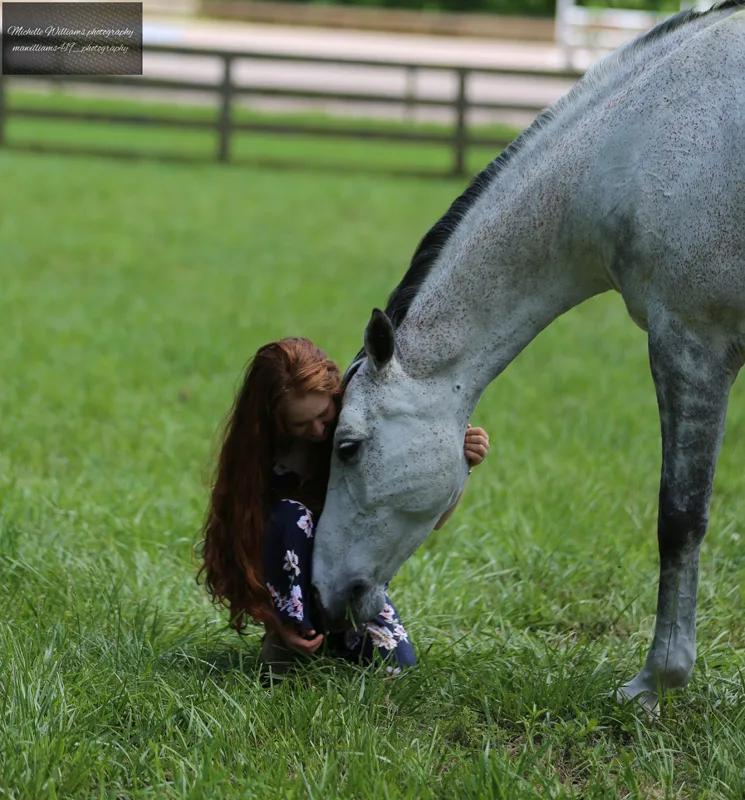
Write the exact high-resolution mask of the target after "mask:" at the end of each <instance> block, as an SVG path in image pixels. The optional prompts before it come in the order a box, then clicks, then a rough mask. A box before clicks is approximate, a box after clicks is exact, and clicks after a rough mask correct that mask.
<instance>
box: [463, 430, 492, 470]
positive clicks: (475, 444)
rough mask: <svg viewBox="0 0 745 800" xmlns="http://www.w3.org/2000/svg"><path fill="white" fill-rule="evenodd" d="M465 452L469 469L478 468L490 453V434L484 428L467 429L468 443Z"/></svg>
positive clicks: (464, 448) (465, 445) (466, 442)
mask: <svg viewBox="0 0 745 800" xmlns="http://www.w3.org/2000/svg"><path fill="white" fill-rule="evenodd" d="M463 450H464V453H465V456H466V461H468V466H469V467H478V465H479V464H480V463H481V462H482V461H483V460H484V459H485V458H486V455H487V453H488V452H489V434H488V433H487V432H486V431H485V430H484V429H483V428H472V427H471V426H470V425H469V426H468V428H467V429H466V441H465V444H464V446H463Z"/></svg>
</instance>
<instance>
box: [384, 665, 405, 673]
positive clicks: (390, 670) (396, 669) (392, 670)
mask: <svg viewBox="0 0 745 800" xmlns="http://www.w3.org/2000/svg"><path fill="white" fill-rule="evenodd" d="M385 671H386V672H387V673H388V674H389V675H400V674H401V667H391V666H390V665H389V666H387V667H386V668H385Z"/></svg>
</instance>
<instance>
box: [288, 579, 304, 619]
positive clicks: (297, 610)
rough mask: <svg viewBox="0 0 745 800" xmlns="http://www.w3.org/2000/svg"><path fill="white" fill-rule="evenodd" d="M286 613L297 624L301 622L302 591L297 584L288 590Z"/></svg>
mask: <svg viewBox="0 0 745 800" xmlns="http://www.w3.org/2000/svg"><path fill="white" fill-rule="evenodd" d="M287 613H288V614H289V615H290V616H291V617H293V618H294V619H296V620H298V621H299V622H302V621H303V591H302V589H301V588H300V587H299V586H298V585H297V584H295V585H294V586H293V587H292V589H291V590H290V596H289V598H288V600H287Z"/></svg>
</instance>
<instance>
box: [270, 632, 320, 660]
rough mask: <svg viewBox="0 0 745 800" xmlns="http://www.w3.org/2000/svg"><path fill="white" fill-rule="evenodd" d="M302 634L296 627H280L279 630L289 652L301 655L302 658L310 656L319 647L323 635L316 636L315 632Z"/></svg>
mask: <svg viewBox="0 0 745 800" xmlns="http://www.w3.org/2000/svg"><path fill="white" fill-rule="evenodd" d="M304 634H305V635H303V634H302V633H301V632H300V630H299V628H298V627H297V625H282V626H281V627H280V629H279V635H280V636H281V637H282V641H283V642H284V643H285V644H286V645H287V647H289V648H290V650H294V651H295V652H297V653H302V654H303V655H304V656H312V655H313V653H315V652H316V650H318V648H319V647H320V646H321V644H322V642H323V634H322V633H319V634H316V632H315V631H305V632H304ZM306 637H308V638H306Z"/></svg>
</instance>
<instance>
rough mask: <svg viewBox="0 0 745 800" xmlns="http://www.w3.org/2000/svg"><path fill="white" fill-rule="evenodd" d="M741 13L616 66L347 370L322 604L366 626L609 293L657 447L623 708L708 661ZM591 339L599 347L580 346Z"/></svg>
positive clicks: (740, 128)
mask: <svg viewBox="0 0 745 800" xmlns="http://www.w3.org/2000/svg"><path fill="white" fill-rule="evenodd" d="M744 117H745V0H737V1H736V2H735V1H734V0H728V2H725V3H722V4H720V5H719V6H717V7H715V8H714V9H712V10H710V11H708V12H705V13H697V12H683V13H681V14H679V15H677V16H675V17H673V18H672V19H670V20H668V21H667V22H665V23H663V24H661V25H659V26H657V27H656V28H654V29H653V30H652V31H650V32H649V33H647V34H645V35H643V36H640V37H638V38H637V39H636V40H634V41H633V42H630V43H629V44H627V45H625V46H623V47H621V48H620V49H619V50H617V51H616V52H615V53H613V54H612V55H611V56H609V57H608V58H606V59H604V60H603V61H601V62H599V63H598V64H597V65H595V66H594V67H593V68H591V69H590V70H588V72H587V73H586V74H585V75H584V77H583V78H582V79H581V80H580V81H579V82H578V83H577V85H576V86H575V87H574V88H573V89H572V90H571V91H570V92H569V93H568V94H567V95H566V96H565V97H563V98H562V99H561V100H559V101H558V102H557V103H556V104H554V105H553V106H552V107H551V108H549V109H547V110H546V111H544V112H543V113H542V114H541V115H540V116H539V117H538V118H537V120H536V121H535V122H534V123H533V125H532V126H531V127H530V128H529V129H527V130H526V131H524V132H523V133H522V134H521V135H520V136H519V137H518V139H517V140H516V141H515V142H514V143H513V144H512V145H511V146H510V147H509V148H507V150H506V151H505V152H504V153H503V154H502V155H501V156H500V157H499V158H497V159H496V160H495V161H494V162H492V163H491V164H490V165H489V166H488V167H486V169H485V170H484V171H483V172H482V173H481V174H480V175H478V176H477V177H476V178H475V179H474V181H473V182H472V184H471V185H470V186H469V187H468V189H467V190H466V191H465V192H464V194H463V195H461V196H460V197H459V198H458V199H456V200H455V202H454V203H453V205H452V206H451V208H450V209H449V211H448V212H447V213H446V214H445V215H444V216H443V217H442V219H440V220H439V222H437V223H436V224H435V226H434V227H433V228H432V229H431V230H430V231H429V233H428V234H427V235H426V236H425V237H424V239H423V240H422V242H421V244H420V245H419V248H418V249H417V251H416V253H415V254H414V257H413V260H412V263H411V267H410V269H409V271H408V272H407V273H406V275H405V277H404V278H403V280H402V282H401V283H400V284H399V286H398V287H397V289H396V290H395V291H394V292H393V294H392V295H391V298H390V300H389V303H388V307H387V309H386V313H385V314H384V313H383V312H380V311H377V310H376V311H375V312H373V315H372V318H371V320H370V322H369V324H368V326H367V330H366V332H365V348H364V350H363V351H362V352H361V354H360V357H359V359H358V360H356V362H355V363H354V364H353V365H352V367H350V370H349V371H348V374H347V380H349V383H348V388H347V391H346V395H345V399H344V405H343V409H342V412H341V415H340V418H339V423H338V427H337V430H336V434H335V442H334V455H333V461H332V466H331V477H330V481H329V488H328V494H327V499H326V506H325V510H324V512H323V515H322V517H321V519H320V523H319V526H318V529H317V533H316V543H315V551H314V561H313V575H314V587H315V591H316V593H317V597H318V599H319V601H320V602H321V604H322V605H323V607H324V609H325V611H326V613H327V615H328V618H329V619H330V620H334V619H340V618H342V617H343V616H344V613H345V608H346V606H347V603H348V601H351V603H352V608H353V610H354V612H355V614H356V615H357V617H358V618H359V619H362V620H365V619H370V618H372V617H373V616H374V615H375V614H376V613H377V612H378V611H379V610H380V608H381V606H382V604H383V585H384V584H385V583H386V582H387V581H389V580H390V579H391V578H392V577H393V575H394V574H395V572H396V571H397V570H398V569H399V567H400V566H401V564H403V562H404V561H405V560H406V559H407V558H408V557H409V556H410V555H411V554H412V553H413V552H414V551H415V550H416V548H417V547H418V546H419V545H420V544H421V543H422V542H423V541H424V540H425V538H426V537H427V535H428V534H429V532H430V531H431V530H432V528H433V525H434V524H435V522H436V520H437V519H438V517H439V516H440V515H441V514H442V513H443V512H444V511H445V510H446V509H447V508H448V507H449V506H450V505H451V504H452V503H453V502H454V501H455V500H456V498H457V497H458V495H459V493H460V492H461V490H462V489H463V486H464V484H465V480H466V471H467V467H466V462H465V460H464V456H463V431H464V430H465V427H466V423H467V422H468V420H469V419H470V418H471V415H472V413H473V411H474V409H475V407H476V404H477V402H478V400H479V398H480V397H481V395H482V393H483V392H484V390H485V389H486V387H487V385H488V384H489V383H490V381H492V380H494V378H496V377H497V375H499V374H500V373H501V372H502V370H504V368H505V367H506V366H507V365H508V364H509V363H510V362H511V361H512V360H513V359H514V358H515V357H516V356H517V355H518V353H520V351H521V350H522V349H523V348H524V347H525V346H526V345H527V344H528V343H529V342H530V341H531V340H532V339H533V338H534V337H535V336H536V335H537V334H538V333H539V332H540V331H541V330H542V329H543V328H545V327H546V326H547V325H548V324H549V323H551V322H552V321H553V320H555V319H556V318H557V317H558V316H560V315H561V314H563V313H564V312H565V311H568V310H569V309H570V308H572V307H574V306H576V305H577V304H578V303H581V302H583V301H584V300H586V299H587V298H589V297H592V296H593V295H597V294H599V293H600V292H605V291H608V290H610V289H614V290H616V291H617V292H620V294H621V296H622V297H623V299H624V301H625V303H626V307H627V309H628V312H629V315H630V316H631V318H632V319H633V320H634V322H636V323H637V325H639V326H640V327H641V328H643V329H644V330H646V331H648V340H649V359H650V364H651V368H652V375H653V378H654V383H655V387H656V390H657V398H658V403H659V411H660V420H661V429H662V454H663V458H662V477H661V485H660V496H659V517H658V520H659V521H658V539H659V551H660V562H661V565H660V584H659V597H658V605H657V621H656V628H655V633H654V639H653V641H652V646H651V648H650V650H649V654H648V656H647V660H646V663H645V665H644V667H643V668H642V670H641V671H640V672H639V674H638V675H637V676H636V677H635V678H634V679H633V680H631V681H630V682H629V683H627V684H625V685H624V686H623V687H622V690H621V692H622V696H625V697H638V699H639V700H640V702H642V703H643V704H644V705H646V706H647V707H648V708H654V707H655V706H656V704H657V692H658V690H659V689H660V688H662V689H665V688H672V687H681V686H684V685H685V684H686V683H687V682H688V680H689V678H690V676H691V672H692V670H693V665H694V661H695V658H696V643H695V636H696V593H697V584H698V564H699V551H700V547H701V542H702V540H703V538H704V534H705V532H706V528H707V523H708V513H709V500H710V497H711V491H712V481H713V477H714V469H715V466H716V462H717V456H718V453H719V448H720V444H721V440H722V433H723V430H724V422H725V415H726V409H727V399H728V395H729V391H730V386H731V384H732V382H733V381H734V379H735V376H736V375H737V372H738V370H739V369H740V367H741V365H742V364H743V361H745V348H744V344H745V119H744ZM590 335H592V334H591V333H590Z"/></svg>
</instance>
